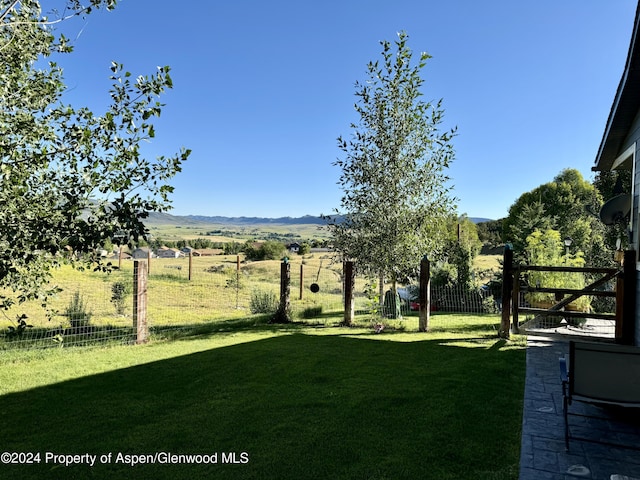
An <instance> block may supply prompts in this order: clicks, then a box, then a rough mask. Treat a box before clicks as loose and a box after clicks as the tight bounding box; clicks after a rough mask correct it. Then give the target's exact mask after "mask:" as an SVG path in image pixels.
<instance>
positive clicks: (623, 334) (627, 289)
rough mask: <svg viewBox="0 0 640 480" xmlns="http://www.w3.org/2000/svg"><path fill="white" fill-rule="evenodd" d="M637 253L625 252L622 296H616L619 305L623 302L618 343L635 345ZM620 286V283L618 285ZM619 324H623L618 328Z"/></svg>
mask: <svg viewBox="0 0 640 480" xmlns="http://www.w3.org/2000/svg"><path fill="white" fill-rule="evenodd" d="M636 284H637V281H636V252H635V250H625V252H624V263H623V264H622V287H623V288H622V295H621V296H616V313H618V312H619V310H618V305H617V303H618V302H619V301H620V300H622V315H616V342H618V343H622V344H623V345H633V344H634V336H635V327H636ZM618 285H620V283H618ZM618 322H621V323H622V324H621V325H619V326H618Z"/></svg>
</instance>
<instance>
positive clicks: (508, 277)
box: [499, 243, 513, 338]
mask: <svg viewBox="0 0 640 480" xmlns="http://www.w3.org/2000/svg"><path fill="white" fill-rule="evenodd" d="M512 269H513V250H512V247H511V244H509V243H507V244H505V246H504V256H503V264H502V319H501V322H500V332H499V335H500V337H501V338H509V327H510V323H511V322H510V321H509V320H510V317H511V288H512V283H513V278H512V275H513V273H512Z"/></svg>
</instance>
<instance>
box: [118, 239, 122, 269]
mask: <svg viewBox="0 0 640 480" xmlns="http://www.w3.org/2000/svg"><path fill="white" fill-rule="evenodd" d="M118 270H122V245H118Z"/></svg>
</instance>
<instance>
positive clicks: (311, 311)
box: [301, 305, 322, 319]
mask: <svg viewBox="0 0 640 480" xmlns="http://www.w3.org/2000/svg"><path fill="white" fill-rule="evenodd" d="M320 315H322V305H318V306H316V307H307V308H305V309H304V310H303V311H302V314H301V316H302V318H307V319H308V318H317V317H319V316H320Z"/></svg>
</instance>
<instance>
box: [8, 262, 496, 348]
mask: <svg viewBox="0 0 640 480" xmlns="http://www.w3.org/2000/svg"><path fill="white" fill-rule="evenodd" d="M133 263H134V262H132V261H123V262H122V263H121V265H120V269H118V270H116V271H114V272H112V273H110V274H105V273H99V272H91V271H84V272H78V271H74V270H72V269H70V268H63V269H61V270H60V271H59V272H56V278H55V281H56V284H58V285H59V286H60V287H61V288H62V292H61V293H60V294H59V295H58V296H57V297H56V298H54V299H53V300H52V301H51V303H50V312H49V313H50V315H49V316H47V314H46V312H45V311H43V310H42V308H41V307H40V306H39V305H37V304H31V303H26V304H22V305H19V306H17V307H15V308H12V309H11V310H9V311H5V312H3V313H4V318H3V320H2V327H0V332H1V333H0V349H9V348H38V347H54V346H79V345H90V344H105V343H109V342H110V343H135V341H136V331H135V327H134V313H133V312H134V302H133V283H134V281H133ZM141 264H142V265H145V267H146V268H147V269H148V281H147V292H146V294H147V297H146V298H147V302H146V304H147V309H146V317H147V323H148V325H149V330H150V334H151V336H152V337H154V336H155V337H171V336H172V335H179V333H180V332H181V331H185V330H191V331H193V330H196V331H197V329H199V328H202V327H203V326H205V325H211V324H212V323H215V322H218V323H220V322H221V321H224V320H234V319H245V318H251V317H252V316H257V315H265V314H272V313H273V312H274V311H275V310H276V308H277V305H278V302H279V296H280V276H281V262H280V261H279V260H269V261H260V262H244V261H240V259H239V258H238V257H236V256H224V255H215V256H211V257H205V256H201V257H192V258H153V259H151V260H150V261H149V262H148V263H142V262H141ZM289 272H290V300H291V303H290V307H291V314H292V317H293V318H304V319H313V318H320V317H322V316H324V315H327V314H329V315H340V314H341V312H342V311H343V309H344V285H343V282H344V278H343V265H342V263H341V262H336V261H335V260H334V258H333V255H332V254H331V253H330V252H320V253H312V254H308V255H304V256H299V255H293V256H292V258H291V259H290V261H289ZM391 287H392V286H391V284H384V285H383V288H382V289H380V287H379V283H378V280H377V279H367V278H364V277H362V276H357V277H356V282H355V299H354V301H355V311H356V313H357V314H361V315H362V314H370V315H371V316H372V318H373V317H385V316H389V314H390V313H391V312H390V310H389V308H390V307H389V304H388V302H389V298H388V296H389V293H388V292H390V291H391ZM398 293H399V296H398V298H397V304H398V309H399V313H400V315H405V316H406V315H412V314H417V310H418V309H419V305H418V304H417V287H416V286H411V285H402V286H400V288H398ZM431 299H432V300H431V301H432V310H433V311H447V312H474V313H487V312H489V313H491V312H494V311H495V310H494V303H495V302H493V299H492V298H491V296H490V295H487V292H483V291H482V289H475V288H473V289H463V288H454V287H447V288H445V287H443V288H437V287H433V288H432V290H431ZM22 314H26V315H27V318H26V319H24V321H23V323H21V320H19V317H20V316H21V315H22Z"/></svg>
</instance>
